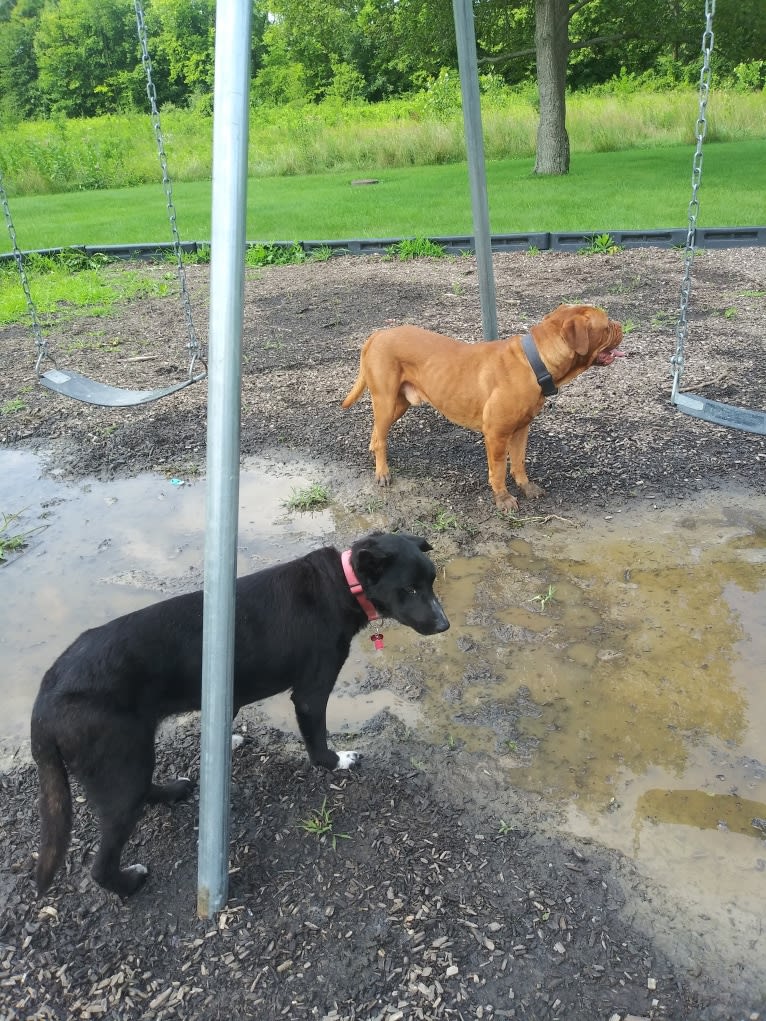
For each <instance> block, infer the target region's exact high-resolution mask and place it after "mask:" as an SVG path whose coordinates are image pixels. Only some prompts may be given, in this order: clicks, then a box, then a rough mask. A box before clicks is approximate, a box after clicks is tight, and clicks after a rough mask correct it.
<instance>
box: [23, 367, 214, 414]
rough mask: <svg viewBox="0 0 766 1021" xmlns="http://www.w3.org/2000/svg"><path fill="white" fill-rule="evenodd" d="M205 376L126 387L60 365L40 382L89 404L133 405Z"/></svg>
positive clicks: (173, 390)
mask: <svg viewBox="0 0 766 1021" xmlns="http://www.w3.org/2000/svg"><path fill="white" fill-rule="evenodd" d="M204 378H205V373H202V374H201V375H199V376H192V377H190V378H189V379H184V380H183V381H182V382H180V383H172V384H171V385H170V386H163V387H159V388H158V389H157V390H126V389H124V388H123V387H120V386H109V385H108V384H107V383H98V382H96V381H95V380H93V379H88V377H87V376H82V375H80V373H79V372H69V371H67V372H62V371H61V370H60V369H48V371H47V372H43V373H42V374H41V375H40V383H41V384H42V385H43V386H45V387H47V388H48V389H49V390H53V391H55V392H56V393H59V394H63V395H64V396H65V397H72V398H73V399H74V400H76V401H83V402H84V403H85V404H98V405H100V406H101V407H104V408H132V407H135V406H136V405H137V404H148V403H149V402H150V401H157V400H159V399H160V398H161V397H167V395H168V394H174V393H176V392H177V391H178V390H183V389H184V387H187V386H191V384H192V383H196V382H198V381H199V380H200V379H204Z"/></svg>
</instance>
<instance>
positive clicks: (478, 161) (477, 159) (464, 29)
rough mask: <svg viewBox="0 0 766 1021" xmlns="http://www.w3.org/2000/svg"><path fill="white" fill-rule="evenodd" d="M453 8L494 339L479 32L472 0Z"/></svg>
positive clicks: (482, 289) (487, 329)
mask: <svg viewBox="0 0 766 1021" xmlns="http://www.w3.org/2000/svg"><path fill="white" fill-rule="evenodd" d="M452 11H453V15H454V18H455V36H456V39H457V60H458V67H459V69H460V91H461V94H462V96H463V124H464V126H465V145H466V152H467V155H468V177H469V180H470V184H471V208H472V210H473V233H474V246H475V248H476V263H477V267H478V270H479V295H480V298H481V321H482V326H483V328H484V339H485V340H494V339H495V338H496V337H497V306H496V302H495V277H494V273H493V271H492V241H491V238H490V233H489V207H488V204H487V174H486V170H485V167H484V138H483V135H482V130H481V103H480V101H479V67H478V64H477V62H476V32H475V30H474V24H473V5H472V0H452Z"/></svg>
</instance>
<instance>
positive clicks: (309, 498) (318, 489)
mask: <svg viewBox="0 0 766 1021" xmlns="http://www.w3.org/2000/svg"><path fill="white" fill-rule="evenodd" d="M329 502H330V494H329V493H328V491H327V489H326V488H325V487H324V486H321V485H319V483H316V482H315V483H313V484H312V485H310V486H307V487H306V489H294V490H293V491H292V493H291V494H290V498H289V499H288V500H285V507H287V509H288V510H297V511H314V510H321V509H322V507H326V506H327V504H328V503H329Z"/></svg>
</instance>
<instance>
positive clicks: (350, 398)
mask: <svg viewBox="0 0 766 1021" xmlns="http://www.w3.org/2000/svg"><path fill="white" fill-rule="evenodd" d="M374 336H375V334H374V333H373V334H371V335H370V336H369V337H368V338H367V340H365V342H364V344H363V345H362V352H361V354H360V355H359V375H358V376H357V377H356V383H354V385H353V386H352V387H351V389H350V390H349V392H348V394H347V395H346V398H345V400H344V401H343V403H342V404H341V407H342V408H350V407H351V405H352V404H356V402H357V401H358V400H359V398H360V397H361V396H362V394H363V393H364V391H365V390H366V389H367V380H366V379H365V378H364V356H365V354H366V353H367V348H368V347H369V346H370V344H371V343H372V339H373V337H374Z"/></svg>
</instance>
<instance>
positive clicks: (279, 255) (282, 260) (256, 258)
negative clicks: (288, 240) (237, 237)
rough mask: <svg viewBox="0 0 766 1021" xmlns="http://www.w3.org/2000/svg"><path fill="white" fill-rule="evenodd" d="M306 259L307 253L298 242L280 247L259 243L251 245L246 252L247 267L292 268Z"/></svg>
mask: <svg viewBox="0 0 766 1021" xmlns="http://www.w3.org/2000/svg"><path fill="white" fill-rule="evenodd" d="M306 259H307V256H306V253H305V252H304V250H303V248H302V247H301V246H300V245H299V244H298V243H297V242H294V243H293V244H291V245H278V244H268V243H265V242H260V241H259V242H258V243H256V244H253V245H249V246H248V248H247V250H246V252H245V265H246V266H292V265H295V264H296V263H301V262H305V261H306Z"/></svg>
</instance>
